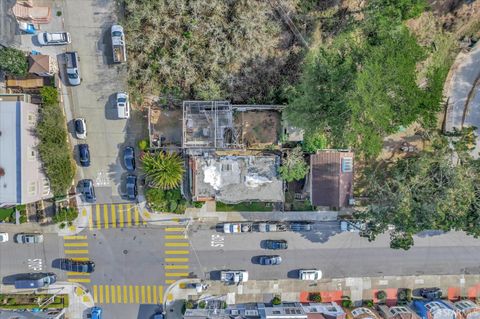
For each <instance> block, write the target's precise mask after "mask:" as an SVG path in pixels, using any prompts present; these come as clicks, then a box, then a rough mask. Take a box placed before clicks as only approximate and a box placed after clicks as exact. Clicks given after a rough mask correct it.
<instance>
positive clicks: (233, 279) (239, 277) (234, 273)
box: [220, 270, 248, 284]
mask: <svg viewBox="0 0 480 319" xmlns="http://www.w3.org/2000/svg"><path fill="white" fill-rule="evenodd" d="M220 280H221V281H223V282H226V283H231V284H236V283H240V282H247V281H248V271H245V270H224V271H222V272H221V273H220Z"/></svg>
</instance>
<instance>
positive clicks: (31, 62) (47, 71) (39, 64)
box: [28, 54, 56, 76]
mask: <svg viewBox="0 0 480 319" xmlns="http://www.w3.org/2000/svg"><path fill="white" fill-rule="evenodd" d="M55 71H56V68H55V61H54V59H52V58H51V57H50V56H49V55H43V54H38V55H30V56H29V57H28V73H33V74H36V75H38V76H52V75H53V74H54V73H55Z"/></svg>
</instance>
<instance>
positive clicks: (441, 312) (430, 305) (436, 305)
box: [412, 300, 457, 319]
mask: <svg viewBox="0 0 480 319" xmlns="http://www.w3.org/2000/svg"><path fill="white" fill-rule="evenodd" d="M412 307H413V309H414V310H415V312H416V313H417V314H418V315H419V316H420V318H422V319H456V318H457V312H456V311H455V310H454V309H453V308H452V307H451V306H449V305H448V304H447V303H446V302H444V301H442V300H433V301H425V300H415V301H413V303H412Z"/></svg>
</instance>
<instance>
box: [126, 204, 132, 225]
mask: <svg viewBox="0 0 480 319" xmlns="http://www.w3.org/2000/svg"><path fill="white" fill-rule="evenodd" d="M127 226H128V227H132V210H131V206H130V204H127Z"/></svg>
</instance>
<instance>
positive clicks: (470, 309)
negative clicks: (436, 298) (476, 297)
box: [453, 299, 480, 319]
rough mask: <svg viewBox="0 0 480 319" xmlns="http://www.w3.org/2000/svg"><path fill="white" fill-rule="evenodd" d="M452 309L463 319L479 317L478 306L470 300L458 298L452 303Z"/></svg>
mask: <svg viewBox="0 0 480 319" xmlns="http://www.w3.org/2000/svg"><path fill="white" fill-rule="evenodd" d="M453 309H455V310H457V311H458V312H459V313H460V314H461V315H462V317H463V319H480V306H479V305H477V304H476V303H474V302H473V301H471V300H468V299H466V300H460V301H457V302H455V303H453Z"/></svg>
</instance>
